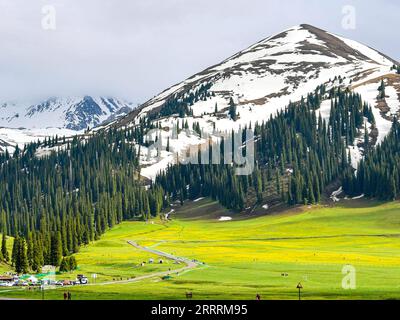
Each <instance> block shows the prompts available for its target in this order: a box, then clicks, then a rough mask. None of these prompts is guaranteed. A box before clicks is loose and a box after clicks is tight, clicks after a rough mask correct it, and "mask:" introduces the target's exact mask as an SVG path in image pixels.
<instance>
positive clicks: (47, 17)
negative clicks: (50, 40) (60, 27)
mask: <svg viewBox="0 0 400 320" xmlns="http://www.w3.org/2000/svg"><path fill="white" fill-rule="evenodd" d="M41 25H42V28H43V30H56V29H57V11H56V8H55V7H54V6H53V5H45V6H43V7H42V20H41Z"/></svg>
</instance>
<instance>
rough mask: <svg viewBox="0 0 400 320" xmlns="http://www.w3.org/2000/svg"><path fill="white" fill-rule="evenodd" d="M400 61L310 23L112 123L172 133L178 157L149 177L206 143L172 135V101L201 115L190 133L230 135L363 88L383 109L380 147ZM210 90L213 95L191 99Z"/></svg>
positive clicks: (399, 84) (149, 171)
mask: <svg viewBox="0 0 400 320" xmlns="http://www.w3.org/2000/svg"><path fill="white" fill-rule="evenodd" d="M397 64H398V63H397V62H396V61H395V60H394V59H391V58H389V57H387V56H386V55H384V54H382V53H380V52H378V51H376V50H374V49H371V48H370V47H368V46H366V45H363V44H361V43H358V42H356V41H353V40H349V39H346V38H343V37H341V36H337V35H334V34H331V33H329V32H326V31H324V30H321V29H318V28H316V27H313V26H310V25H305V24H303V25H299V26H295V27H292V28H290V29H288V30H285V31H283V32H282V33H279V34H277V35H275V36H272V37H269V38H267V39H264V40H262V41H260V42H258V43H256V44H254V45H252V46H250V47H249V48H247V49H245V50H243V51H241V52H239V53H237V54H235V55H233V56H232V57H230V58H228V59H226V60H225V61H223V62H221V63H219V64H216V65H214V66H212V67H210V68H208V69H206V70H204V71H202V72H200V73H198V74H196V75H193V76H192V77H190V78H188V79H187V80H185V81H183V82H181V83H179V84H177V85H174V86H173V87H171V88H169V89H167V90H165V91H164V92H162V93H161V94H159V95H157V96H156V97H154V98H152V99H151V100H149V101H148V102H146V103H145V104H143V105H142V106H141V107H139V108H138V109H136V110H134V111H133V112H131V113H130V114H128V115H127V116H126V117H124V118H121V119H120V120H117V121H115V122H114V123H112V125H115V126H134V125H136V124H138V122H139V119H140V118H143V117H149V116H151V118H153V119H154V118H155V119H156V121H157V122H158V123H160V124H161V127H162V128H165V129H166V130H165V135H166V136H168V137H169V140H170V144H171V149H172V152H170V153H165V155H164V156H163V158H162V160H161V161H160V160H159V159H158V160H157V161H153V162H152V163H146V164H147V165H148V166H147V168H145V169H143V170H142V173H143V174H144V175H147V176H149V177H154V175H155V174H157V172H158V171H159V170H161V169H162V168H164V167H165V166H166V164H168V163H169V162H171V161H173V152H177V150H178V149H179V150H180V149H182V148H185V147H187V146H188V145H190V144H198V143H201V141H202V140H201V139H199V138H196V137H189V139H188V137H181V136H179V137H175V138H174V137H172V136H171V133H170V132H172V130H169V129H170V128H171V127H172V126H174V125H176V124H177V123H181V119H179V117H178V115H174V114H167V115H166V114H165V113H164V114H163V113H162V110H163V109H165V108H167V107H168V102H170V101H172V100H174V101H190V104H189V107H190V109H191V111H192V114H193V115H191V116H186V117H185V121H187V122H188V125H189V127H190V128H191V127H192V124H193V123H199V125H200V127H201V128H202V129H203V130H204V131H210V132H211V131H212V130H213V129H214V128H215V129H217V130H220V131H227V130H232V129H237V128H239V127H240V126H242V127H243V126H244V125H246V124H249V123H255V122H256V121H258V122H261V121H263V120H268V119H269V117H270V116H273V115H274V114H275V113H276V112H277V110H280V109H282V108H285V106H287V105H288V103H289V102H290V101H293V102H294V101H299V100H300V99H301V98H302V97H306V96H307V94H308V93H310V92H313V91H314V90H315V88H316V87H317V86H319V85H321V84H326V85H327V86H339V85H340V86H343V87H347V88H350V89H352V90H355V91H357V92H359V93H361V94H362V95H363V98H364V100H366V101H367V102H369V103H370V104H371V106H373V107H375V108H373V112H374V116H375V118H376V129H377V130H375V131H376V132H377V134H378V137H377V141H378V142H380V141H381V140H382V139H383V138H384V136H385V135H386V134H387V133H388V132H389V130H390V125H391V122H390V120H391V116H392V115H394V114H398V113H399V98H400V75H398V74H396V71H395V70H393V68H392V67H393V65H397ZM382 79H384V81H385V82H386V85H387V89H386V90H387V91H386V92H387V95H388V96H387V98H386V101H377V96H378V87H379V84H380V82H381V80H382ZM202 90H203V91H207V92H208V94H207V95H204V96H203V97H201V98H198V99H197V98H194V99H190V98H191V97H195V96H196V94H198V92H200V91H202ZM230 99H233V101H234V103H235V104H236V106H237V112H238V114H239V117H238V119H237V120H236V121H234V120H233V119H231V117H230V116H229V114H228V109H229V102H230ZM385 104H386V105H385ZM329 108H330V101H324V102H323V103H322V105H321V110H320V113H321V115H327V116H329ZM163 140H164V141H166V140H167V139H163ZM174 147H175V150H174ZM144 149H145V148H143V149H142V150H144ZM144 152H145V150H144ZM357 152H358V151H357ZM354 158H357V156H354Z"/></svg>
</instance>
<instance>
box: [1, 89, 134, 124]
mask: <svg viewBox="0 0 400 320" xmlns="http://www.w3.org/2000/svg"><path fill="white" fill-rule="evenodd" d="M131 110H132V105H131V104H130V103H127V102H125V101H122V100H120V99H115V98H103V97H90V96H84V97H73V98H50V99H47V100H45V101H42V102H39V103H35V104H30V103H21V102H18V103H16V102H14V103H3V104H0V126H2V127H8V128H26V129H44V128H64V129H69V130H73V131H81V130H84V129H87V128H88V127H91V128H92V127H95V126H98V125H99V124H101V123H103V122H104V121H107V120H109V119H115V116H116V115H120V116H122V115H124V114H126V113H129V112H130V111H131Z"/></svg>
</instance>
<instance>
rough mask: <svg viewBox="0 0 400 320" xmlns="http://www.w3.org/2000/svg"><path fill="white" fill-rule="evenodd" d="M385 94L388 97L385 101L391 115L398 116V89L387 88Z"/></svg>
mask: <svg viewBox="0 0 400 320" xmlns="http://www.w3.org/2000/svg"><path fill="white" fill-rule="evenodd" d="M385 92H386V96H387V97H386V99H385V100H386V103H387V104H388V106H389V108H390V115H397V112H398V111H399V104H400V102H399V96H398V95H397V91H396V89H395V88H393V87H391V86H386V88H385Z"/></svg>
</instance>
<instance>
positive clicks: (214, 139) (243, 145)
mask: <svg viewBox="0 0 400 320" xmlns="http://www.w3.org/2000/svg"><path fill="white" fill-rule="evenodd" d="M177 131H178V130H177V128H176V127H175V126H174V127H173V128H172V135H169V139H171V141H172V140H173V139H177V137H178V132H177ZM163 132H164V131H163V130H161V129H152V130H150V131H149V132H148V133H147V134H146V136H145V141H146V142H147V143H149V144H150V145H149V147H148V154H147V158H148V160H151V159H152V158H153V157H154V156H155V153H156V157H157V158H158V160H160V159H161V157H162V152H164V151H171V152H174V150H167V149H168V144H169V143H168V142H167V141H166V140H167V139H168V138H165V137H163ZM179 134H186V136H187V137H188V138H189V139H199V141H200V139H201V141H203V143H198V144H196V143H191V144H188V146H187V147H185V148H182V150H179V152H176V153H175V155H176V162H177V163H180V164H183V165H187V164H200V165H210V164H221V163H222V164H226V165H235V174H236V175H250V174H252V173H253V171H254V166H255V149H254V132H253V131H252V130H249V129H246V130H242V129H239V130H237V131H235V132H233V133H230V134H224V133H220V132H213V133H212V134H210V133H206V132H202V133H201V134H198V133H197V132H195V131H193V130H189V129H183V130H181V131H180V133H179ZM222 145H223V147H222Z"/></svg>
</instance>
